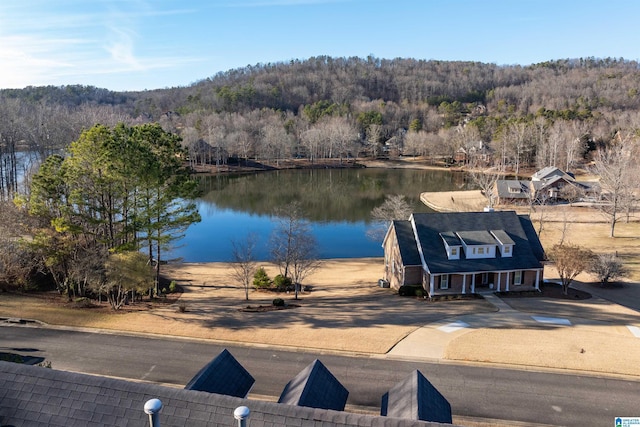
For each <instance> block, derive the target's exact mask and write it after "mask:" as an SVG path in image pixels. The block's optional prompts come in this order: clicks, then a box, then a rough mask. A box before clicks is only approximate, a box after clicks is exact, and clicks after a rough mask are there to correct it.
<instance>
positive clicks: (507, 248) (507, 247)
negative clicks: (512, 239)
mask: <svg viewBox="0 0 640 427" xmlns="http://www.w3.org/2000/svg"><path fill="white" fill-rule="evenodd" d="M510 251H511V246H505V247H504V253H505V254H508V253H509V252H510Z"/></svg>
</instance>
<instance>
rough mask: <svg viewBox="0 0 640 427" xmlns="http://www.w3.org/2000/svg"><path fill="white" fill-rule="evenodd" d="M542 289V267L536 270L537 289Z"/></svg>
mask: <svg viewBox="0 0 640 427" xmlns="http://www.w3.org/2000/svg"><path fill="white" fill-rule="evenodd" d="M539 290H540V269H538V270H536V291H539Z"/></svg>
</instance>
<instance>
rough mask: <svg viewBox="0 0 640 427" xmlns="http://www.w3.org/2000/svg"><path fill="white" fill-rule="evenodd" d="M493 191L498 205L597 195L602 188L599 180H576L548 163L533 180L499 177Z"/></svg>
mask: <svg viewBox="0 0 640 427" xmlns="http://www.w3.org/2000/svg"><path fill="white" fill-rule="evenodd" d="M494 193H495V194H496V196H497V203H498V204H528V203H532V202H533V203H547V202H557V201H562V200H574V201H576V200H580V199H582V198H585V197H589V198H594V197H597V196H598V194H599V187H598V185H597V183H596V182H590V181H576V179H575V177H574V176H573V175H572V174H570V173H568V172H564V171H562V170H560V169H558V168H556V167H552V166H549V167H546V168H543V169H540V170H539V171H537V172H536V173H534V174H533V175H532V176H531V180H518V179H501V180H498V181H496V184H495V190H494Z"/></svg>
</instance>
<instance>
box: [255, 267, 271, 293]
mask: <svg viewBox="0 0 640 427" xmlns="http://www.w3.org/2000/svg"><path fill="white" fill-rule="evenodd" d="M253 286H254V287H255V288H257V289H260V288H268V287H269V286H271V279H269V275H268V274H267V272H266V271H264V268H262V267H260V268H259V269H258V270H256V272H255V274H254V275H253Z"/></svg>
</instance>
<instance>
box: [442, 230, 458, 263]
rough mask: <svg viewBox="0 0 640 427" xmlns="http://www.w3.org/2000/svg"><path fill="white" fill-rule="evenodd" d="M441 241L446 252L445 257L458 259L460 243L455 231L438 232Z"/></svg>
mask: <svg viewBox="0 0 640 427" xmlns="http://www.w3.org/2000/svg"><path fill="white" fill-rule="evenodd" d="M440 238H441V239H442V243H444V249H445V251H446V252H447V259H450V260H451V259H460V249H461V248H462V246H461V245H462V244H461V243H460V239H459V238H458V236H456V234H455V233H453V232H450V231H447V232H443V233H440Z"/></svg>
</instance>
